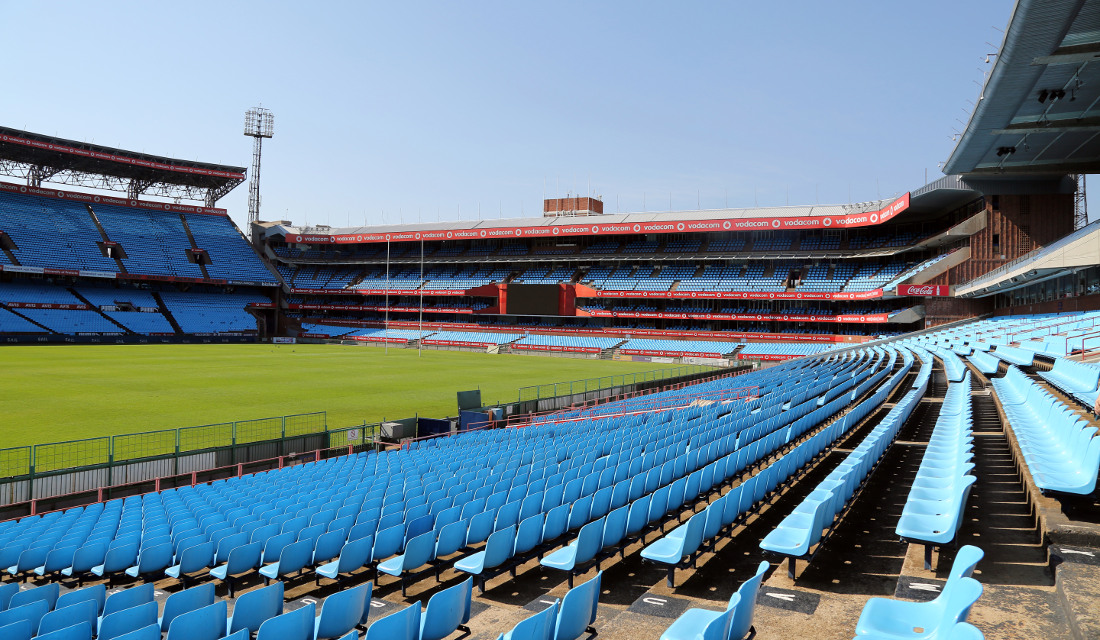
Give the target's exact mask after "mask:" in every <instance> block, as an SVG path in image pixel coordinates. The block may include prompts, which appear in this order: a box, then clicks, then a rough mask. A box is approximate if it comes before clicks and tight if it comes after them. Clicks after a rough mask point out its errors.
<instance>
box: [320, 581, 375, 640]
mask: <svg viewBox="0 0 1100 640" xmlns="http://www.w3.org/2000/svg"><path fill="white" fill-rule="evenodd" d="M372 587H373V583H371V582H367V583H365V584H362V585H359V586H358V587H355V588H352V589H344V590H343V591H337V592H336V593H334V594H332V595H331V596H329V597H327V598H325V600H324V602H322V603H321V613H320V615H318V616H317V619H316V622H315V623H314V629H313V634H314V637H315V638H316V640H325V639H327V638H338V637H340V636H342V635H344V634H345V633H347V632H349V631H352V630H354V629H355V627H356V625H358V624H359V622H360V621H361V620H363V618H364V614H365V613H366V612H367V609H369V608H370V597H371V591H372Z"/></svg>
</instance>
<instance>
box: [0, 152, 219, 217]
mask: <svg viewBox="0 0 1100 640" xmlns="http://www.w3.org/2000/svg"><path fill="white" fill-rule="evenodd" d="M3 137H4V136H2V135H0V139H3ZM0 191H9V192H11V193H23V194H27V195H32V196H43V197H46V198H57V199H58V200H73V201H76V202H89V203H92V204H110V205H115V206H117V207H133V208H137V209H153V210H157V211H175V212H177V213H201V214H204V215H211V216H225V215H228V213H227V212H226V210H225V209H219V208H217V207H192V206H189V205H186V204H172V203H169V202H149V201H148V200H131V199H129V198H112V197H111V196H97V195H93V194H90V193H80V192H77V191H62V190H60V189H42V188H40V187H28V186H27V185H25V184H11V183H10V182H0Z"/></svg>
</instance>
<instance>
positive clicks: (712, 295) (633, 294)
mask: <svg viewBox="0 0 1100 640" xmlns="http://www.w3.org/2000/svg"><path fill="white" fill-rule="evenodd" d="M290 292H291V293H292V294H305V295H362V296H381V295H386V293H387V292H386V290H385V289H354V290H352V289H291V290H290ZM421 293H423V294H424V295H426V296H451V297H455V296H466V295H470V293H469V292H468V291H466V290H462V289H425V290H424V291H420V290H419V289H390V290H389V295H391V296H419V295H420V294H421ZM882 294H883V291H882V289H872V290H870V291H838V292H834V293H821V292H816V291H797V292H791V293H788V292H786V291H780V292H761V291H597V292H596V297H597V298H646V299H656V300H873V299H875V298H881V297H882Z"/></svg>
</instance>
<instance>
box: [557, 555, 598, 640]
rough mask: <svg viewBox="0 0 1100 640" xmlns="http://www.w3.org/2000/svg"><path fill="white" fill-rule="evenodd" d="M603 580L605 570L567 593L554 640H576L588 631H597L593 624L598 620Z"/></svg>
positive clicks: (559, 614)
mask: <svg viewBox="0 0 1100 640" xmlns="http://www.w3.org/2000/svg"><path fill="white" fill-rule="evenodd" d="M602 580H603V572H602V571H599V572H597V573H596V576H595V577H594V578H592V579H591V580H589V581H587V582H583V583H581V584H579V585H577V586H576V587H575V588H573V589H570V590H569V591H568V592H567V593H566V594H565V598H564V599H563V600H562V602H561V608H560V609H559V610H558V615H557V620H556V621H555V623H554V640H576V639H577V638H579V637H581V636H582V635H583V634H584V633H586V632H587V633H596V630H595V629H594V628H593V627H592V625H593V623H595V622H596V613H597V608H598V607H599V600H600V583H601V582H602Z"/></svg>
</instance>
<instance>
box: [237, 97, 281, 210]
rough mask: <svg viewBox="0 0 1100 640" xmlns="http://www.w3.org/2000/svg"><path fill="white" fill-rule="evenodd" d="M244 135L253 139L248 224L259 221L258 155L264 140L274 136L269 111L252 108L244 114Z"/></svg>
mask: <svg viewBox="0 0 1100 640" xmlns="http://www.w3.org/2000/svg"><path fill="white" fill-rule="evenodd" d="M244 135H246V136H249V137H251V138H252V139H253V141H254V142H253V143H252V175H251V176H249V180H248V224H249V225H250V226H251V225H252V224H253V223H254V222H259V221H260V154H261V152H262V151H263V146H264V138H270V137H271V136H273V135H275V116H274V115H272V113H271V110H270V109H264V108H263V107H253V108H251V109H249V110H248V111H245V112H244Z"/></svg>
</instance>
